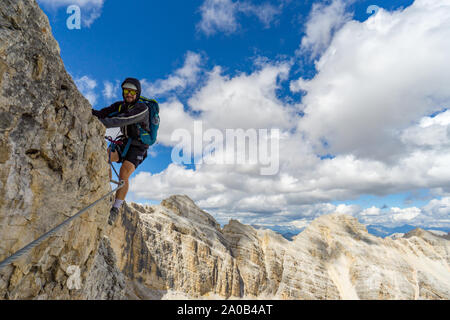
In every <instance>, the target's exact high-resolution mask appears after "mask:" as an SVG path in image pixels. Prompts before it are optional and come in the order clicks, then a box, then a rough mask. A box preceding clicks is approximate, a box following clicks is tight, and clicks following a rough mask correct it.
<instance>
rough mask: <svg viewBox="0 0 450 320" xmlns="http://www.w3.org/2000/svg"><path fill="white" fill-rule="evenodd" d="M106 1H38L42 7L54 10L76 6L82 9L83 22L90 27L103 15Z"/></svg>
mask: <svg viewBox="0 0 450 320" xmlns="http://www.w3.org/2000/svg"><path fill="white" fill-rule="evenodd" d="M105 1H106V0H37V2H38V3H39V4H40V5H43V6H46V7H48V8H51V9H53V10H56V9H58V8H61V7H68V6H71V5H76V6H78V7H80V9H81V22H82V23H83V25H84V26H86V27H90V26H91V25H92V23H94V21H95V20H96V19H98V18H99V17H100V16H101V14H102V8H103V5H104V3H105Z"/></svg>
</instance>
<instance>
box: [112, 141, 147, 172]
mask: <svg viewBox="0 0 450 320" xmlns="http://www.w3.org/2000/svg"><path fill="white" fill-rule="evenodd" d="M126 143H127V140H125V141H124V143H123V144H122V145H118V146H117V147H116V151H117V153H118V154H119V161H118V162H119V163H123V161H124V160H128V161H130V162H131V163H132V164H134V167H135V169H137V167H138V166H139V165H140V164H141V163H142V162H143V161H144V160H145V158H147V149H146V148H141V147H137V146H133V145H130V148H129V149H128V152H127V154H126V155H125V157H122V150H123V149H124V148H125V146H126Z"/></svg>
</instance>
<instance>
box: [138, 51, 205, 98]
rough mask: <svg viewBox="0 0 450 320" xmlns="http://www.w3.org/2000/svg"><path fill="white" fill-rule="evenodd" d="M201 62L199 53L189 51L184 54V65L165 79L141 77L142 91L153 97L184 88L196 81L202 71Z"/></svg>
mask: <svg viewBox="0 0 450 320" xmlns="http://www.w3.org/2000/svg"><path fill="white" fill-rule="evenodd" d="M201 64H202V59H201V55H200V54H198V53H194V52H190V51H189V52H188V53H187V54H186V56H185V61H184V65H183V66H182V67H181V68H179V69H177V70H175V71H174V72H173V73H172V74H171V75H170V76H168V77H167V78H166V79H158V80H156V81H155V82H149V81H148V80H146V79H143V80H142V81H141V84H142V92H143V94H144V95H147V96H149V97H155V96H165V95H168V94H172V93H173V92H180V91H182V90H185V89H186V88H187V87H188V86H190V85H193V84H196V83H197V81H198V78H199V75H200V74H201V72H202V69H201Z"/></svg>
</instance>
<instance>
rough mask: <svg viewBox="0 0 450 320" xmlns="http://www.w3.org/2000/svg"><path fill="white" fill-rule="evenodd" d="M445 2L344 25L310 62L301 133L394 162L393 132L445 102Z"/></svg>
mask: <svg viewBox="0 0 450 320" xmlns="http://www.w3.org/2000/svg"><path fill="white" fill-rule="evenodd" d="M449 37H450V4H449V3H448V2H428V1H424V0H417V1H416V2H415V3H414V4H413V5H411V6H410V7H408V8H406V9H404V10H403V11H395V12H387V11H384V10H382V9H381V10H380V11H379V12H378V13H377V14H376V15H375V16H372V17H370V18H369V19H368V20H367V21H365V22H363V23H361V22H357V21H350V22H347V23H346V24H345V25H344V26H343V27H342V28H341V29H340V30H339V31H338V32H337V33H336V34H335V36H334V38H333V40H332V41H331V43H330V46H329V47H328V49H327V50H326V51H325V53H324V54H323V55H322V56H321V58H320V59H319V61H318V62H317V63H316V68H317V71H318V73H317V75H316V76H315V77H314V78H313V79H311V80H310V81H307V80H304V79H301V78H300V79H299V80H298V81H294V82H292V83H291V89H292V90H293V91H299V90H304V91H305V92H306V96H305V97H304V98H303V103H304V105H305V117H304V118H303V119H301V120H300V121H299V123H298V128H299V130H302V131H304V132H305V134H307V135H308V137H309V138H310V139H311V141H313V142H314V143H315V146H316V147H318V148H320V147H321V144H322V141H324V140H325V141H327V143H328V148H322V152H330V153H333V154H342V153H353V154H355V155H356V156H358V157H364V158H372V159H377V160H380V161H386V162H393V161H396V160H398V158H399V156H401V155H402V154H403V153H404V152H405V151H407V150H406V149H405V146H404V145H403V143H402V141H401V139H400V138H401V135H399V133H400V132H401V131H402V130H404V129H406V128H407V127H409V126H411V125H413V124H414V123H415V122H417V121H418V120H420V119H421V118H422V117H423V116H424V115H426V114H430V113H432V112H434V111H437V110H439V109H441V108H442V106H448V105H449V104H450V90H449V89H448V86H447V84H448V83H449V82H450V64H448V59H449V57H450V43H449V42H448V41H446V40H445V39H448V38H449Z"/></svg>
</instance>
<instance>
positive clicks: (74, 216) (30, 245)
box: [0, 180, 125, 270]
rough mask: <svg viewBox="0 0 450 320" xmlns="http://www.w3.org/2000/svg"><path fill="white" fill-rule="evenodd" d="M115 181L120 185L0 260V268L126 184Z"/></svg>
mask: <svg viewBox="0 0 450 320" xmlns="http://www.w3.org/2000/svg"><path fill="white" fill-rule="evenodd" d="M111 182H114V183H116V184H118V187H117V188H115V189H114V190H112V191H110V192H108V193H107V194H106V195H104V196H103V197H101V198H100V199H98V200H97V201H95V202H93V203H91V204H90V205H89V206H87V207H86V208H84V209H82V210H80V211H79V212H78V213H76V214H75V215H73V216H72V217H70V218H69V219H67V220H65V221H64V222H62V223H61V224H59V225H57V226H56V227H54V228H53V229H51V230H50V231H48V232H47V233H45V234H43V235H42V236H40V237H39V238H37V239H36V240H34V241H33V242H30V243H29V244H27V245H26V246H25V247H23V248H22V249H20V250H19V251H17V252H16V253H14V254H13V255H11V256H10V257H9V258H6V259H5V260H3V261H2V262H0V270H1V269H2V268H3V267H6V266H7V265H9V264H11V263H12V262H14V261H15V260H17V259H19V258H20V257H21V256H23V255H24V254H26V253H28V252H29V251H30V250H31V249H33V248H34V247H36V246H38V245H39V244H41V243H42V242H43V241H44V240H45V239H47V238H48V237H50V236H51V235H53V234H54V233H56V232H57V231H58V230H60V229H61V228H62V227H64V226H65V225H66V224H68V223H69V222H71V221H72V220H74V219H75V218H77V217H79V216H80V215H81V214H83V213H84V212H86V211H87V210H88V209H90V208H92V207H93V206H95V205H96V204H97V203H99V202H100V201H101V200H103V199H105V198H106V197H108V196H109V195H110V194H112V193H114V192H115V191H117V190H119V189H120V188H122V187H123V186H124V184H125V182H124V181H123V180H121V181H120V182H116V181H111Z"/></svg>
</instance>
